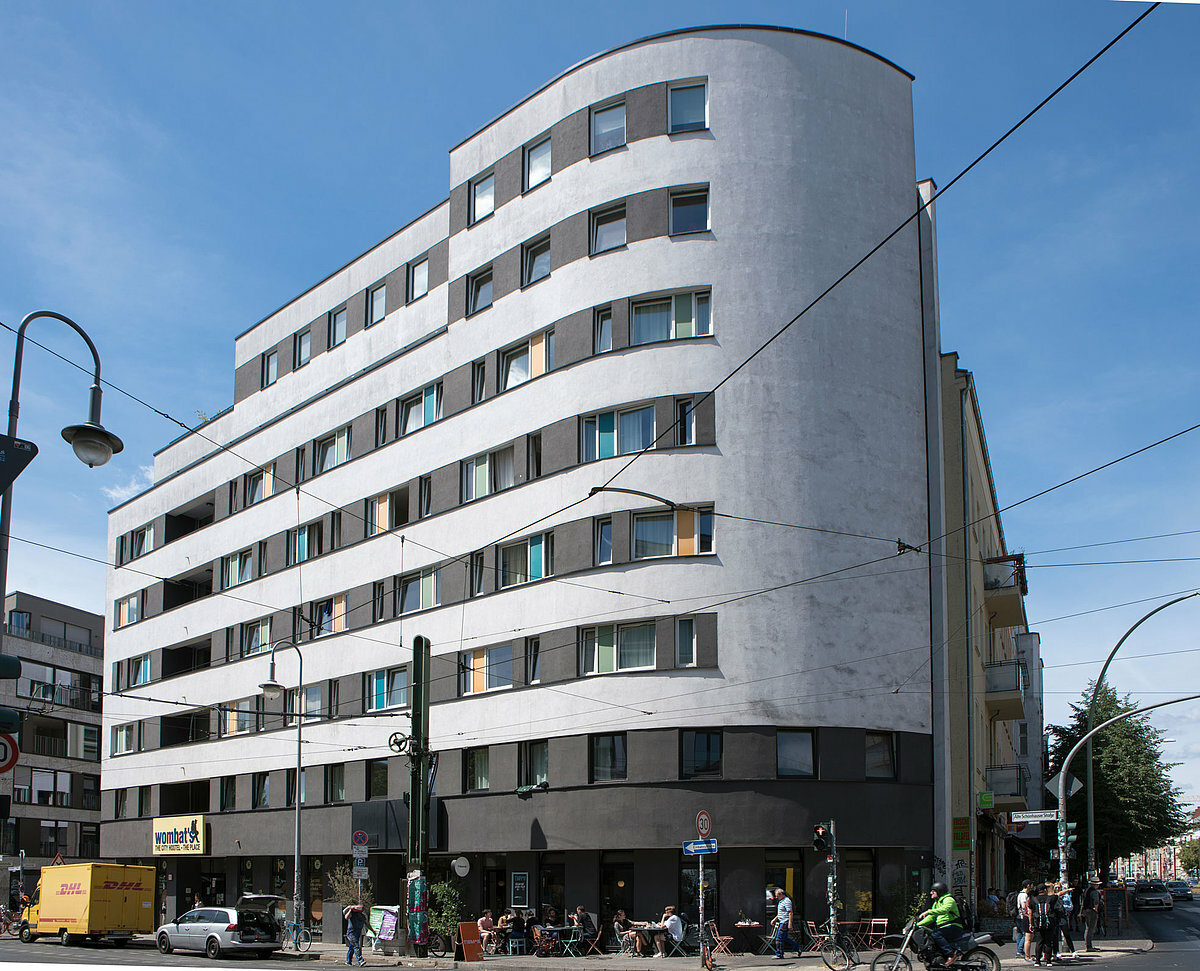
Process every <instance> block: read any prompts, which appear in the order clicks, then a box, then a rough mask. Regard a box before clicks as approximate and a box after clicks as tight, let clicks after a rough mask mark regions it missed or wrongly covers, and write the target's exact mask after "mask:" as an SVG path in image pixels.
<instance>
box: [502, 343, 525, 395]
mask: <svg viewBox="0 0 1200 971" xmlns="http://www.w3.org/2000/svg"><path fill="white" fill-rule="evenodd" d="M528 380H529V345H528V344H522V345H521V346H520V347H517V348H514V349H513V350H511V351H505V352H504V353H503V354H502V355H501V356H500V390H501V391H507V390H508V389H509V388H515V387H516V386H517V385H518V384H524V383H525V382H526V381H528Z"/></svg>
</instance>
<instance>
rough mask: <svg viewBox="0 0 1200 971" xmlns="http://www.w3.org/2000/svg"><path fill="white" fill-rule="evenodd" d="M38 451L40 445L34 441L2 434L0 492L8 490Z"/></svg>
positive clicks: (0, 439)
mask: <svg viewBox="0 0 1200 971" xmlns="http://www.w3.org/2000/svg"><path fill="white" fill-rule="evenodd" d="M37 453H38V447H37V446H36V445H34V444H33V442H27V441H25V440H24V439H23V438H13V437H12V436H11V435H0V492H7V491H8V487H9V486H10V485H12V484H13V481H14V480H15V479H16V477H17V476H18V475H20V474H21V473H22V472H24V471H25V466H27V465H28V464H29V463H30V462H32V461H33V459H34V457H35V456H36V455H37Z"/></svg>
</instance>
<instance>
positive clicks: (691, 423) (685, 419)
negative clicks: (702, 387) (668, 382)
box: [675, 398, 696, 445]
mask: <svg viewBox="0 0 1200 971" xmlns="http://www.w3.org/2000/svg"><path fill="white" fill-rule="evenodd" d="M675 444H676V445H695V444H696V406H695V404H694V403H693V402H692V399H691V398H679V399H677V400H676V402H675Z"/></svg>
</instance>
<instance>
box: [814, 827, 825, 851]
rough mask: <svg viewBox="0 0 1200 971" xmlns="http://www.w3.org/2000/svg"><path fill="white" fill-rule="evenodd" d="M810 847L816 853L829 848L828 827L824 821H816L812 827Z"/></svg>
mask: <svg viewBox="0 0 1200 971" xmlns="http://www.w3.org/2000/svg"><path fill="white" fill-rule="evenodd" d="M812 848H813V849H814V850H816V851H817V852H818V853H824V852H826V851H827V850H828V849H829V827H828V826H826V825H825V824H824V823H817V824H816V825H815V826H814V827H813V840H812Z"/></svg>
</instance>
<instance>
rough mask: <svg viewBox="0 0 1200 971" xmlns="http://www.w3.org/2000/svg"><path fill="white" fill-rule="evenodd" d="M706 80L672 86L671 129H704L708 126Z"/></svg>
mask: <svg viewBox="0 0 1200 971" xmlns="http://www.w3.org/2000/svg"><path fill="white" fill-rule="evenodd" d="M707 100H708V99H707V97H706V90H705V85H704V82H699V83H697V82H692V83H690V84H676V85H672V87H671V99H670V124H669V130H670V131H671V132H672V133H674V132H680V131H702V130H703V129H705V128H707V127H708V111H707V108H708V105H707Z"/></svg>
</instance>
